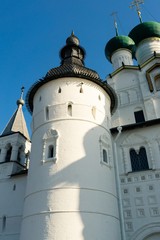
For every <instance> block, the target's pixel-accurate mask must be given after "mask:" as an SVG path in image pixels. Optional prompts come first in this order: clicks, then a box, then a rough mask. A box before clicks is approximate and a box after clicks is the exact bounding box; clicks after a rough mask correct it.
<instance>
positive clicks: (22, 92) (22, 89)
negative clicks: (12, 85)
mask: <svg viewBox="0 0 160 240" xmlns="http://www.w3.org/2000/svg"><path fill="white" fill-rule="evenodd" d="M23 94H24V86H22V87H21V97H20V98H21V99H23Z"/></svg>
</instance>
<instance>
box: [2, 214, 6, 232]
mask: <svg viewBox="0 0 160 240" xmlns="http://www.w3.org/2000/svg"><path fill="white" fill-rule="evenodd" d="M5 228H6V216H3V218H2V232H4V231H5Z"/></svg>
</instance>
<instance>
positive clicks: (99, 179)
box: [20, 34, 120, 240]
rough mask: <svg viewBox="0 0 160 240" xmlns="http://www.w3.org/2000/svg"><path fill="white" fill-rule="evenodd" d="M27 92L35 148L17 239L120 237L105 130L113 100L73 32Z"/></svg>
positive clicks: (107, 87)
mask: <svg viewBox="0 0 160 240" xmlns="http://www.w3.org/2000/svg"><path fill="white" fill-rule="evenodd" d="M66 43H67V44H66V46H65V47H64V48H62V50H61V58H62V64H61V66H60V67H58V68H54V69H51V70H50V71H49V72H48V73H47V75H46V77H45V78H44V79H43V80H42V81H39V82H37V83H36V84H35V85H34V86H33V87H32V88H31V90H30V91H29V93H28V97H27V98H28V108H29V110H30V111H31V112H32V111H33V118H32V131H33V134H32V150H31V162H30V169H29V174H28V183H27V191H26V197H25V204H24V214H23V222H22V231H21V237H20V240H28V239H30V240H35V239H38V240H53V239H54V240H59V239H69V240H75V239H77V240H90V239H101V240H105V239H106V238H108V239H110V240H116V239H118V240H119V239H120V227H119V216H118V209H117V194H116V184H115V168H114V163H113V154H112V140H111V135H110V131H109V126H110V119H111V116H110V115H111V114H110V110H113V108H114V107H115V105H116V98H115V95H114V93H113V91H112V89H111V88H110V87H109V86H108V85H107V83H104V82H102V81H101V80H100V79H99V76H98V74H97V73H96V72H95V71H93V70H90V69H88V68H85V67H84V65H83V58H84V55H85V52H84V50H83V48H82V47H80V46H79V40H78V38H76V37H75V36H74V35H73V34H72V35H71V36H70V37H69V38H68V39H67V41H66Z"/></svg>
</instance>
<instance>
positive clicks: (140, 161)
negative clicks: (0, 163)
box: [130, 147, 149, 172]
mask: <svg viewBox="0 0 160 240" xmlns="http://www.w3.org/2000/svg"><path fill="white" fill-rule="evenodd" d="M130 159H131V166H132V172H137V171H144V170H149V165H148V160H147V154H146V149H145V148H144V147H141V148H140V150H139V152H138V153H137V151H135V149H131V150H130Z"/></svg>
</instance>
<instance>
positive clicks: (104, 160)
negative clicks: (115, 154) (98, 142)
mask: <svg viewBox="0 0 160 240" xmlns="http://www.w3.org/2000/svg"><path fill="white" fill-rule="evenodd" d="M103 162H105V163H108V159H107V151H106V149H103Z"/></svg>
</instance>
